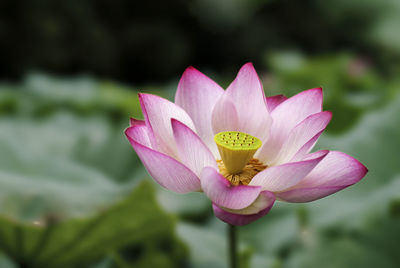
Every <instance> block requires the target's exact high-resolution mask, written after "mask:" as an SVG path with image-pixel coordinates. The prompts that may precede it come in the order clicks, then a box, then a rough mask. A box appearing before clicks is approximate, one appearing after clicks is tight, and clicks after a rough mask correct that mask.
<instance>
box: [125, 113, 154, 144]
mask: <svg viewBox="0 0 400 268" xmlns="http://www.w3.org/2000/svg"><path fill="white" fill-rule="evenodd" d="M134 120H136V119H134ZM131 125H132V126H131V127H128V128H127V129H126V130H125V135H126V137H127V138H128V140H129V142H130V143H131V145H132V146H133V143H134V142H138V143H140V144H142V145H144V146H146V147H149V148H152V147H151V142H150V135H151V133H150V130H149V129H148V127H147V126H146V125H145V124H144V121H141V120H136V121H132V119H131Z"/></svg>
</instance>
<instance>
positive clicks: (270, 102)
mask: <svg viewBox="0 0 400 268" xmlns="http://www.w3.org/2000/svg"><path fill="white" fill-rule="evenodd" d="M266 100H267V106H268V111H269V112H270V113H271V112H272V111H273V110H274V109H275V108H276V106H278V105H279V104H281V103H282V102H284V101H285V100H287V97H285V96H284V95H275V96H271V97H267V98H266Z"/></svg>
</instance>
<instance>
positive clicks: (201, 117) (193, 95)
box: [175, 67, 224, 155]
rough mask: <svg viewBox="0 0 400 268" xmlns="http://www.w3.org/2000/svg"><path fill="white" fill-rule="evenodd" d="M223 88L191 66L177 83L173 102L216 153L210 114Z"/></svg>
mask: <svg viewBox="0 0 400 268" xmlns="http://www.w3.org/2000/svg"><path fill="white" fill-rule="evenodd" d="M223 93H224V90H223V89H222V88H221V87H220V86H219V85H218V84H217V83H215V82H214V81H213V80H211V79H210V78H208V77H207V76H205V75H204V74H202V73H201V72H199V71H198V70H196V69H195V68H193V67H189V68H187V69H186V70H185V72H184V73H183V75H182V78H181V80H180V81H179V84H178V90H177V92H176V95H175V103H176V104H177V105H179V106H180V107H182V108H183V109H184V110H185V111H186V112H187V113H188V115H189V116H190V117H191V118H192V120H193V123H194V125H195V127H196V130H197V133H198V135H199V136H200V138H201V139H202V140H203V141H204V143H205V144H206V145H207V146H208V147H209V148H210V149H211V150H212V151H213V153H214V154H215V155H217V151H218V149H217V146H216V145H215V143H214V133H213V130H212V125H211V114H212V111H213V109H214V106H215V104H216V103H217V101H218V99H219V98H220V97H221V96H222V94H223Z"/></svg>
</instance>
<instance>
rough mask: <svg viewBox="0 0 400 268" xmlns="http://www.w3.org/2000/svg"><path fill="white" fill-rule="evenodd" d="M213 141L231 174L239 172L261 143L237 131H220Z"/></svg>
mask: <svg viewBox="0 0 400 268" xmlns="http://www.w3.org/2000/svg"><path fill="white" fill-rule="evenodd" d="M214 141H215V143H216V144H217V146H218V150H219V153H220V155H221V158H222V161H223V162H224V164H225V167H226V169H227V170H228V171H229V172H230V173H231V174H237V173H240V172H241V171H242V170H243V168H244V167H245V165H246V164H247V162H249V160H250V159H251V158H252V157H253V155H254V154H255V153H256V151H257V150H258V149H259V148H260V147H261V145H262V142H261V141H260V140H259V139H258V138H256V137H253V136H251V135H250V134H246V133H243V132H239V131H224V132H220V133H218V134H217V135H215V136H214Z"/></svg>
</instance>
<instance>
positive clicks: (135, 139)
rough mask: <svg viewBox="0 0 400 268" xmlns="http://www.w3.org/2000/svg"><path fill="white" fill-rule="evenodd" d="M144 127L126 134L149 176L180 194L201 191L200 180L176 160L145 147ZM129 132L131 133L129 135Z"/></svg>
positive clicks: (130, 129) (137, 127) (138, 127)
mask: <svg viewBox="0 0 400 268" xmlns="http://www.w3.org/2000/svg"><path fill="white" fill-rule="evenodd" d="M143 128H145V127H144V126H133V127H130V128H128V129H127V131H126V132H125V133H126V135H127V137H128V139H129V141H130V143H131V144H132V146H133V149H135V151H136V153H137V155H138V156H139V158H140V160H141V161H142V163H143V165H144V166H145V168H146V170H147V171H148V172H149V174H150V175H151V176H152V177H153V178H154V179H155V180H156V181H157V182H158V183H159V184H160V185H161V186H163V187H165V188H167V189H169V190H171V191H174V192H178V193H187V192H193V191H200V190H201V185H200V180H199V178H198V177H197V176H196V175H195V174H194V173H193V172H192V171H191V170H190V169H189V168H187V167H186V166H184V165H183V164H182V163H180V162H178V161H177V160H175V159H174V158H172V157H170V156H168V155H165V154H163V153H160V152H157V151H154V150H153V149H150V148H149V147H147V146H145V145H144V144H143V143H142V141H143V140H144V135H145V134H144V133H145V132H144V131H143ZM128 132H129V133H128Z"/></svg>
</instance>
